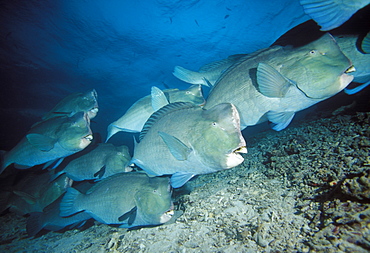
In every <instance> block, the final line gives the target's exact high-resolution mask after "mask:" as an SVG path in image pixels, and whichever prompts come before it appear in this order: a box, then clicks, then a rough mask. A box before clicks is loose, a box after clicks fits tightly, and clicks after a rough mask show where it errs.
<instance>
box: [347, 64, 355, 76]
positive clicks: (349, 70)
mask: <svg viewBox="0 0 370 253" xmlns="http://www.w3.org/2000/svg"><path fill="white" fill-rule="evenodd" d="M355 71H356V68H355V66H353V65H351V66H349V67H348V68H347V69H346V70H345V71H344V73H346V74H348V73H352V72H355Z"/></svg>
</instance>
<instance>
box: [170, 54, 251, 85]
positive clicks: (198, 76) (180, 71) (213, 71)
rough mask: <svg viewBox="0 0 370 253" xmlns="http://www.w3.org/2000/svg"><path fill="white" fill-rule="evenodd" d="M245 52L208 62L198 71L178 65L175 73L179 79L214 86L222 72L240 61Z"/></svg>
mask: <svg viewBox="0 0 370 253" xmlns="http://www.w3.org/2000/svg"><path fill="white" fill-rule="evenodd" d="M244 56H246V55H245V54H237V55H230V56H229V57H228V58H226V59H222V60H219V61H215V62H211V63H208V64H206V65H204V66H202V67H201V68H200V69H199V70H198V72H197V71H191V70H188V69H185V68H183V67H180V66H176V67H175V69H174V71H173V75H174V76H176V77H177V78H178V79H180V80H182V81H184V82H187V83H192V84H201V85H204V86H209V85H211V86H213V85H214V84H215V83H216V81H217V79H218V78H219V77H220V76H221V74H222V73H224V72H225V71H226V69H228V68H229V67H230V66H231V65H233V64H235V63H236V62H238V61H239V60H240V59H241V58H242V57H244Z"/></svg>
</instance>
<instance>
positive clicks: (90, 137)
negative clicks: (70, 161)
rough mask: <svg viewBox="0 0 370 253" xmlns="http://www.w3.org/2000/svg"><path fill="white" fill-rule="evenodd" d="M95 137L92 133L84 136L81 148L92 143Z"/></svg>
mask: <svg viewBox="0 0 370 253" xmlns="http://www.w3.org/2000/svg"><path fill="white" fill-rule="evenodd" d="M93 139H94V137H93V135H92V134H88V135H86V136H85V137H83V138H82V139H81V142H80V148H82V149H84V148H86V147H87V146H88V145H90V143H91V142H92V140H93Z"/></svg>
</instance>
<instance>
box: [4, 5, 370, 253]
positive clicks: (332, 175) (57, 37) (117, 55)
mask: <svg viewBox="0 0 370 253" xmlns="http://www.w3.org/2000/svg"><path fill="white" fill-rule="evenodd" d="M0 6H1V8H0V19H1V21H0V23H1V24H2V25H1V28H0V30H1V36H0V52H1V59H0V82H1V92H0V103H1V105H0V116H1V124H0V140H1V141H0V145H1V146H0V150H5V151H9V150H10V149H12V148H13V147H14V146H15V145H16V144H17V143H18V142H19V141H20V140H21V139H22V138H23V137H24V135H25V134H26V133H27V131H28V130H29V129H30V128H31V126H32V125H33V124H34V123H36V122H38V121H39V120H40V119H41V117H42V116H43V115H45V114H46V113H47V112H49V111H50V110H51V109H52V108H53V107H54V106H55V105H56V104H57V103H58V102H59V101H60V100H62V99H63V98H65V97H66V96H68V95H70V94H72V93H76V92H87V91H90V90H92V89H95V90H96V92H97V94H98V104H99V112H98V114H97V116H96V117H95V118H94V119H92V121H91V129H92V132H93V133H94V134H95V135H97V134H99V135H100V136H101V137H96V139H99V138H100V139H101V140H102V141H104V140H105V138H106V136H107V127H108V125H109V124H110V123H111V122H113V121H115V120H117V119H118V118H119V117H120V116H122V115H123V114H124V113H125V111H126V110H127V109H128V108H129V107H130V106H131V105H132V104H133V103H135V102H136V101H137V100H138V99H140V98H142V97H144V96H147V95H150V92H151V87H152V86H156V87H158V88H160V89H161V90H164V89H172V88H178V89H180V90H184V89H187V88H188V87H189V86H190V85H189V84H188V83H185V82H183V81H181V80H179V79H177V78H176V77H175V76H174V75H173V74H172V73H173V70H174V67H175V66H177V65H178V66H182V67H184V68H187V69H191V70H194V71H196V70H198V69H199V68H200V67H201V66H203V65H205V64H207V63H210V62H214V61H217V60H220V59H225V58H227V57H228V56H229V55H234V54H248V53H253V52H255V51H256V50H259V49H262V48H267V47H269V46H271V45H273V44H276V45H282V46H285V45H294V46H301V45H304V44H307V43H309V42H312V41H314V40H316V39H318V38H319V37H320V36H322V35H323V34H324V33H325V32H323V31H320V26H318V25H317V24H316V22H315V21H313V20H312V19H311V17H310V16H308V15H307V14H305V12H304V10H303V8H302V6H301V5H300V2H299V1H298V0H280V1H267V0H266V1H241V0H238V1H221V0H220V1H211V0H194V1H181V0H178V1H170V0H157V1H144V0H140V1H119V0H112V1H98V0H91V1H89V0H80V1H77V0H72V1H50V0H43V1H33V0H31V1H17V0H16V1H7V0H3V1H0ZM369 30H370V8H369V6H366V7H364V8H362V9H361V10H359V11H358V12H357V13H356V14H354V15H353V16H352V17H351V18H350V19H349V20H348V21H347V22H345V23H344V24H343V25H341V26H340V27H338V28H336V29H333V30H331V31H329V32H330V33H331V34H333V35H344V34H355V35H357V34H360V35H362V36H364V35H365V34H366V33H367V32H369ZM369 64H370V63H369ZM355 67H356V66H355ZM352 85H353V87H355V86H356V84H351V85H350V87H352ZM202 89H203V94H204V96H205V98H206V97H207V95H208V93H209V91H210V88H209V87H205V86H203V87H202ZM369 95H370V91H369V88H365V89H364V90H362V91H360V92H358V93H356V94H354V95H347V94H345V93H344V92H341V93H339V94H337V95H335V96H334V97H332V98H330V99H327V100H325V101H323V102H321V103H319V104H317V105H314V106H312V107H310V108H309V109H307V110H304V111H302V112H299V113H297V114H296V116H295V117H294V119H293V121H292V123H291V124H290V125H289V126H288V127H287V128H286V129H285V130H283V131H280V132H276V131H273V130H271V129H270V127H269V125H268V124H267V123H266V122H265V123H262V124H259V125H256V126H252V127H248V128H247V129H245V130H243V131H242V133H243V136H244V138H245V140H246V142H247V148H248V153H247V154H243V157H244V162H243V163H242V164H240V165H239V166H237V167H235V168H232V169H229V170H224V171H220V172H217V173H213V174H207V175H200V176H197V177H196V178H194V179H192V180H191V181H189V182H188V183H187V184H186V185H185V186H183V187H181V188H179V189H175V190H174V192H173V194H172V198H173V201H174V206H175V207H174V208H175V211H176V218H177V219H176V220H173V221H171V222H169V223H166V224H164V225H161V226H155V227H143V228H139V229H133V230H127V229H126V228H117V227H114V226H109V225H105V224H102V223H99V222H97V221H91V222H88V223H87V224H85V225H84V226H82V227H80V228H77V229H72V230H65V231H62V232H53V231H50V232H49V231H42V232H41V234H39V235H38V236H36V237H35V238H33V237H29V236H28V235H27V232H26V222H27V217H24V216H21V215H17V214H15V213H13V212H10V211H8V210H5V211H4V212H3V213H2V215H1V216H0V219H1V224H2V225H1V241H0V250H1V251H3V252H282V251H286V252H368V251H370V226H369V224H370V202H369V199H370V195H369V192H370V173H369V168H370V167H369V166H370V160H369V159H370V158H369V157H370V156H369V155H370V154H369V151H370V140H369V137H370V132H369V131H370V130H369V129H370V128H369V125H370V111H369V109H370V103H369ZM132 136H133V134H131V133H124V132H120V133H117V134H116V135H115V136H114V137H112V138H111V139H110V140H109V142H110V143H113V144H115V145H126V146H128V147H129V151H130V154H131V155H132V153H133V147H134V141H133V138H132ZM9 169H10V170H14V171H16V172H15V174H16V181H17V180H19V178H22V177H26V176H27V173H28V171H27V170H22V171H18V170H16V169H15V168H13V167H11V166H10V167H9V168H7V170H9ZM38 169H39V168H35V170H38ZM0 177H2V178H1V182H2V185H6V184H5V183H4V182H5V181H7V180H8V178H6V177H5V176H4V175H1V176H0ZM2 191H4V189H2ZM0 203H3V202H0Z"/></svg>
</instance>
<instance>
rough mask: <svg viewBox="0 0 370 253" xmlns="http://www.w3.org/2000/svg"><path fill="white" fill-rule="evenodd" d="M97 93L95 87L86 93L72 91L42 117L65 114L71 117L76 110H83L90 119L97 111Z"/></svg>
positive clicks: (43, 118) (47, 117)
mask: <svg viewBox="0 0 370 253" xmlns="http://www.w3.org/2000/svg"><path fill="white" fill-rule="evenodd" d="M97 99H98V94H97V93H96V91H95V89H94V90H92V91H88V92H86V93H73V94H71V95H69V96H67V97H65V98H64V99H62V100H61V101H60V102H59V103H58V104H57V105H56V106H55V107H54V108H53V109H52V110H51V111H50V112H48V113H47V114H45V115H44V116H43V117H42V120H47V119H50V118H54V117H59V116H60V115H61V114H65V115H67V116H69V117H72V116H73V115H75V114H76V113H78V112H85V113H87V116H88V117H89V118H90V119H92V118H94V117H95V116H96V114H97V113H98V110H99V109H98V100H97Z"/></svg>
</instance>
